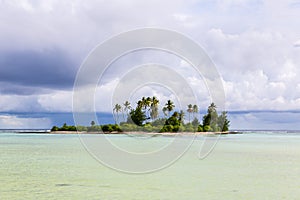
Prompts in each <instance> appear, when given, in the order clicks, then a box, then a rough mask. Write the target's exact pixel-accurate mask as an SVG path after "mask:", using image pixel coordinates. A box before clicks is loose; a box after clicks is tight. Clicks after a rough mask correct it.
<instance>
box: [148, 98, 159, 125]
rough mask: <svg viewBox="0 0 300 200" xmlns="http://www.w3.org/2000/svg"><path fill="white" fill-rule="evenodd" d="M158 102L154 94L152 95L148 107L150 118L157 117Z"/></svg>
mask: <svg viewBox="0 0 300 200" xmlns="http://www.w3.org/2000/svg"><path fill="white" fill-rule="evenodd" d="M158 104H159V100H158V99H157V98H156V97H155V96H153V97H152V100H151V105H150V109H151V112H150V116H151V119H152V120H154V119H156V118H157V117H158Z"/></svg>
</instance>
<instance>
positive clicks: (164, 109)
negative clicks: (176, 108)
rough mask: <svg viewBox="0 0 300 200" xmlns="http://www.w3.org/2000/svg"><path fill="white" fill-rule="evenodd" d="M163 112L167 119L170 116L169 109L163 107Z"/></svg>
mask: <svg viewBox="0 0 300 200" xmlns="http://www.w3.org/2000/svg"><path fill="white" fill-rule="evenodd" d="M162 111H163V113H164V115H165V117H166V116H167V115H168V113H167V111H168V109H167V107H163V109H162Z"/></svg>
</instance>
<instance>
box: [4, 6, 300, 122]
mask: <svg viewBox="0 0 300 200" xmlns="http://www.w3.org/2000/svg"><path fill="white" fill-rule="evenodd" d="M298 4H299V2H298V1H290V2H286V1H284V0H279V1H277V2H276V3H274V2H273V1H267V0H266V1H260V0H255V1H251V0H246V1H241V0H226V1H219V0H217V1H206V0H205V1H194V0H190V1H183V0H175V1H159V0H154V1H137V0H127V1H120V0H113V1H109V2H106V1H89V2H87V1H84V0H66V1H59V0H50V1H35V0H18V1H17V0H11V1H0V11H1V12H0V18H1V19H2V20H1V21H0V29H1V32H0V43H1V46H0V111H27V112H30V111H34V112H39V111H45V112H57V111H63V112H66V111H70V110H71V106H72V86H73V82H74V78H75V76H76V72H77V70H78V68H79V66H80V64H81V63H82V61H83V60H84V58H85V57H86V56H87V55H88V53H89V52H90V50H92V49H93V48H94V47H95V46H96V45H98V44H99V43H101V42H103V41H104V40H106V39H107V38H109V37H111V36H112V35H115V34H118V33H120V32H122V31H127V30H130V29H135V28H139V27H145V26H152V27H161V28H168V29H174V30H176V31H179V32H182V33H184V34H187V35H188V36H189V37H191V38H193V39H195V40H196V42H199V43H200V45H202V46H203V47H204V49H205V50H206V52H207V53H208V55H209V56H210V57H211V59H212V60H213V62H214V63H216V66H217V68H218V70H219V72H220V75H221V76H222V77H223V83H224V86H225V92H226V97H227V109H229V110H240V109H242V110H244V109H261V110H265V109H275V110H287V109H299V107H300V100H299V99H300V96H299V94H300V91H299V85H300V81H299V80H300V79H299V76H300V71H299V70H300V69H299V68H298V67H297V66H299V65H300V58H299V53H298V52H297V51H298V47H299V46H300V43H299V41H298V40H299V35H297V33H299V32H300V28H299V26H298V20H297V19H299V18H300V12H299V6H298ZM295 41H297V42H295ZM291 44H293V45H291ZM294 47H297V48H294ZM149 55H152V56H149ZM151 60H152V62H153V61H154V62H157V63H162V64H166V65H169V66H173V67H174V70H176V71H177V72H179V73H181V74H182V75H183V76H184V77H185V78H186V80H187V81H188V82H189V83H190V85H191V87H192V88H194V90H195V91H197V95H198V96H199V99H201V103H200V104H201V107H206V106H207V105H205V104H207V103H208V101H209V98H206V97H207V96H208V94H207V91H206V90H205V88H204V86H203V82H202V79H201V77H197V76H194V74H195V73H194V71H193V70H190V69H191V68H190V66H188V65H186V66H184V65H182V63H181V60H180V59H174V57H171V56H166V55H164V54H160V55H158V54H154V53H153V52H152V53H149V54H147V53H141V54H136V55H135V56H130V55H129V56H128V58H127V59H120V62H119V63H118V64H116V65H114V66H113V67H112V68H111V69H110V70H108V71H107V73H108V74H106V77H107V80H106V82H103V86H102V88H101V92H102V93H99V94H96V97H97V103H98V102H99V103H98V104H97V105H96V108H97V109H98V110H107V111H108V110H111V105H110V104H111V102H110V100H109V97H110V95H111V92H112V90H113V89H114V86H115V85H114V84H116V80H118V78H120V77H121V76H122V74H123V73H126V71H127V70H128V69H129V68H130V66H131V65H137V64H143V63H148V62H150V61H151ZM87 78H88V77H87ZM148 89H149V88H148ZM147 91H149V95H151V94H156V95H161V98H162V99H166V98H168V97H170V96H168V95H166V93H164V92H163V91H159V90H151V89H149V90H147ZM140 94H141V95H146V94H147V93H145V92H140ZM203 96H204V97H205V98H203ZM83 103H84V102H83ZM244 120H247V119H246V118H245V119H244Z"/></svg>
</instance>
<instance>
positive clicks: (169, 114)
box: [51, 96, 236, 134]
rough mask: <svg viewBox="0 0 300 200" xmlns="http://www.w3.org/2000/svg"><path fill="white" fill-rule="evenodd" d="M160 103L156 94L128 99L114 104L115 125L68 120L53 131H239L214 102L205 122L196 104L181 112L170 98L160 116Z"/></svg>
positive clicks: (211, 132)
mask: <svg viewBox="0 0 300 200" xmlns="http://www.w3.org/2000/svg"><path fill="white" fill-rule="evenodd" d="M159 103H160V101H159V99H158V98H157V97H155V96H153V97H143V98H141V99H140V100H139V101H138V102H137V103H136V106H135V107H134V108H133V107H132V106H131V104H130V102H129V101H126V102H124V103H123V106H122V105H121V104H116V105H115V106H114V109H113V115H114V119H115V124H104V125H97V124H96V123H95V122H94V121H91V124H90V126H69V125H67V124H66V123H65V124H64V125H63V126H62V127H57V126H53V127H52V129H51V133H77V132H80V133H99V134H101V133H102V134H103V133H104V134H107V133H115V134H118V133H171V134H172V133H173V134H174V133H206V134H213V133H218V134H219V133H221V134H229V133H236V132H229V126H230V121H229V120H228V119H227V112H225V111H223V112H221V113H220V114H219V113H218V112H217V106H216V105H215V104H214V103H211V104H210V105H209V106H208V108H207V113H206V114H205V115H204V116H203V117H202V122H200V121H199V119H198V114H199V109H198V106H197V105H192V104H189V105H187V110H186V112H184V111H183V110H180V111H178V110H175V108H176V107H175V104H174V103H173V101H171V100H168V101H167V102H166V103H165V104H164V107H163V108H162V113H163V115H164V116H163V117H159V113H160V112H159ZM185 119H186V120H185Z"/></svg>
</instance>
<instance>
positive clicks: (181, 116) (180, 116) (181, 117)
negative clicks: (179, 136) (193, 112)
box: [178, 110, 184, 123]
mask: <svg viewBox="0 0 300 200" xmlns="http://www.w3.org/2000/svg"><path fill="white" fill-rule="evenodd" d="M178 119H179V121H180V122H181V123H183V121H184V112H183V110H181V111H180V112H179V117H178Z"/></svg>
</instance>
